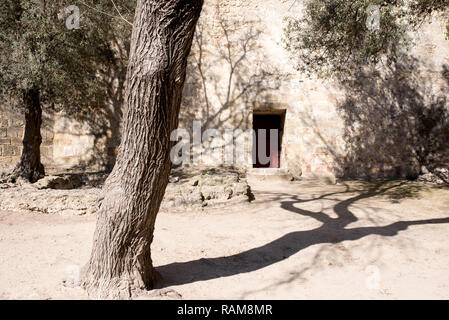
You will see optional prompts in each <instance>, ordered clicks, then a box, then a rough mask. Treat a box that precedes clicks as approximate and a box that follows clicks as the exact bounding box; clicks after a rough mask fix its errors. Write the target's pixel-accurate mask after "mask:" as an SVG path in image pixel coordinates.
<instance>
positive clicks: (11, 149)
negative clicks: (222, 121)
mask: <svg viewBox="0 0 449 320" xmlns="http://www.w3.org/2000/svg"><path fill="white" fill-rule="evenodd" d="M2 149H3V152H2V154H3V156H4V157H5V156H6V157H13V156H18V155H20V153H19V148H18V147H17V146H12V145H3V147H2Z"/></svg>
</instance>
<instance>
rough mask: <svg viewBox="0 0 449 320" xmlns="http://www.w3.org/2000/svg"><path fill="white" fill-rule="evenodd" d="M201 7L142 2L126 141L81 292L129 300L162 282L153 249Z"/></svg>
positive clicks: (171, 0)
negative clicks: (159, 279)
mask: <svg viewBox="0 0 449 320" xmlns="http://www.w3.org/2000/svg"><path fill="white" fill-rule="evenodd" d="M202 4H203V0H139V1H138V4H137V8H136V14H135V18H134V19H135V20H134V25H133V33H132V39H131V52H130V61H129V65H128V71H127V88H126V97H125V103H126V105H125V106H126V108H125V114H124V124H123V137H122V141H121V143H120V148H119V152H118V156H117V161H116V164H115V166H114V169H113V170H112V172H111V174H110V175H109V177H108V179H107V181H106V183H105V185H104V187H103V190H102V200H101V205H100V208H99V211H98V217H97V226H96V230H95V235H94V243H93V249H92V253H91V257H90V260H89V262H88V264H87V265H86V267H85V268H84V269H83V272H82V286H83V287H84V288H85V289H86V290H87V291H88V293H89V295H90V296H91V297H94V298H130V297H131V296H132V295H133V293H135V292H136V291H140V290H144V289H151V288H152V286H153V285H154V281H155V278H156V275H155V271H154V269H153V266H152V261H151V251H150V246H151V242H152V240H153V230H154V224H155V220H156V215H157V213H158V211H159V207H160V204H161V201H162V198H163V196H164V192H165V188H166V186H167V183H168V177H169V174H170V170H171V162H170V149H171V147H172V146H173V142H171V141H170V133H171V132H172V130H174V129H176V128H177V126H178V115H179V108H180V104H181V94H182V89H183V86H184V80H185V75H186V66H187V57H188V54H189V51H190V48H191V45H192V38H193V34H194V31H195V26H196V23H197V20H198V18H199V15H200V12H201V7H202Z"/></svg>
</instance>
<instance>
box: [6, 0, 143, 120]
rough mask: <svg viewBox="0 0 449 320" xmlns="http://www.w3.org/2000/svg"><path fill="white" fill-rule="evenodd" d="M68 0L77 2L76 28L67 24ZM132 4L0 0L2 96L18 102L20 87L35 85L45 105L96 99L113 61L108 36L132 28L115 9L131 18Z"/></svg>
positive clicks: (78, 104)
mask: <svg viewBox="0 0 449 320" xmlns="http://www.w3.org/2000/svg"><path fill="white" fill-rule="evenodd" d="M94 3H95V5H94ZM73 4H75V5H77V6H78V7H79V8H80V13H81V18H80V28H79V29H72V30H70V29H69V28H67V27H66V19H67V18H68V14H67V13H66V8H67V7H68V6H70V5H73ZM115 5H116V6H115ZM134 6H135V1H126V0H121V1H116V2H115V3H112V2H111V1H106V0H102V1H73V0H52V1H42V0H31V1H30V0H2V2H1V3H0V52H1V55H0V98H1V100H2V101H3V102H5V101H7V102H8V104H9V105H11V106H12V105H14V106H18V107H21V106H22V105H23V102H22V99H23V95H24V93H25V92H26V91H27V90H30V89H32V88H34V89H37V90H38V91H39V95H40V100H41V104H42V105H43V106H44V107H45V108H47V110H61V109H63V110H65V111H66V112H69V113H72V112H78V111H80V109H81V108H84V107H85V106H90V107H94V106H96V105H99V104H101V103H102V101H103V98H104V94H105V91H104V90H103V88H101V83H102V82H101V78H102V77H103V76H104V75H105V74H107V72H108V70H109V69H110V67H111V65H114V64H116V63H117V61H116V59H117V49H118V48H117V46H114V42H113V40H114V39H117V38H121V39H127V38H128V37H129V35H130V32H131V26H129V24H128V23H127V22H126V21H125V20H123V19H121V18H120V19H118V18H117V17H116V16H118V13H117V11H116V10H121V11H123V15H124V17H125V18H126V17H128V18H130V19H131V20H132V14H133V9H134ZM100 11H101V12H104V13H110V15H106V14H104V13H101V12H100ZM125 42H126V41H121V42H120V41H119V42H118V43H120V45H123V44H124V43H125Z"/></svg>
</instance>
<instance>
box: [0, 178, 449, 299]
mask: <svg viewBox="0 0 449 320" xmlns="http://www.w3.org/2000/svg"><path fill="white" fill-rule="evenodd" d="M251 185H252V187H253V192H254V194H255V196H256V201H254V202H253V203H251V204H248V205H240V206H234V207H231V208H228V209H220V210H218V209H217V210H210V211H205V212H185V213H169V212H162V213H161V214H160V215H159V217H158V221H157V226H156V234H155V241H154V244H153V260H154V263H155V265H156V267H157V270H158V271H159V272H160V274H161V275H162V276H163V279H164V282H163V289H161V290H156V291H155V292H157V293H158V295H159V296H160V297H162V298H170V299H171V298H183V299H328V298H331V299H415V298H419V299H449V189H448V188H442V187H430V186H428V185H427V186H426V185H423V184H417V183H405V182H400V181H393V182H388V183H379V184H367V183H357V182H350V183H345V184H338V185H332V186H330V185H325V184H320V183H317V182H313V183H312V182H301V183H278V184H277V183H272V182H254V181H253V182H251ZM0 192H1V191H0ZM94 225H95V217H94V216H79V217H78V216H77V217H75V216H73V217H72V216H61V215H57V214H51V215H49V214H47V215H44V214H36V213H29V212H0V298H3V299H85V298H87V297H86V295H85V293H84V292H83V291H82V290H81V289H80V288H67V287H64V286H63V285H62V284H61V283H62V280H63V279H64V278H65V277H67V274H68V273H69V272H70V270H71V268H72V269H73V266H74V265H79V266H81V265H83V264H84V263H85V262H86V261H87V259H88V256H89V252H90V246H91V241H92V234H93V230H94ZM153 296H157V295H153Z"/></svg>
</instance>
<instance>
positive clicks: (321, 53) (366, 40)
mask: <svg viewBox="0 0 449 320" xmlns="http://www.w3.org/2000/svg"><path fill="white" fill-rule="evenodd" d="M373 5H375V6H377V8H378V9H379V11H378V13H379V20H378V21H379V28H370V26H369V24H368V23H367V22H368V21H369V18H370V14H372V13H371V12H370V10H369V6H373ZM448 9H449V0H393V1H381V0H370V1H368V0H307V1H306V2H305V4H304V15H303V16H302V17H300V18H291V19H288V21H287V25H286V27H285V38H284V42H285V45H286V48H287V49H288V50H289V51H290V52H291V53H292V55H293V56H294V58H295V60H296V62H297V67H298V70H300V71H302V72H304V73H307V74H311V73H317V74H318V75H321V76H329V75H330V74H334V75H339V74H340V75H342V74H347V73H349V72H351V70H354V68H355V67H358V66H362V65H374V64H377V63H379V62H380V61H381V60H382V59H385V60H386V62H388V63H392V62H395V61H397V59H398V57H399V56H400V55H401V50H403V49H404V48H408V47H409V46H410V44H411V40H410V39H409V38H408V37H407V32H408V31H410V30H413V29H415V28H417V27H418V26H419V25H420V24H421V23H422V22H423V21H424V19H425V18H427V17H428V16H429V15H430V14H432V13H434V12H443V13H444V12H446V13H447V11H448ZM448 28H449V26H448ZM448 34H449V29H448Z"/></svg>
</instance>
